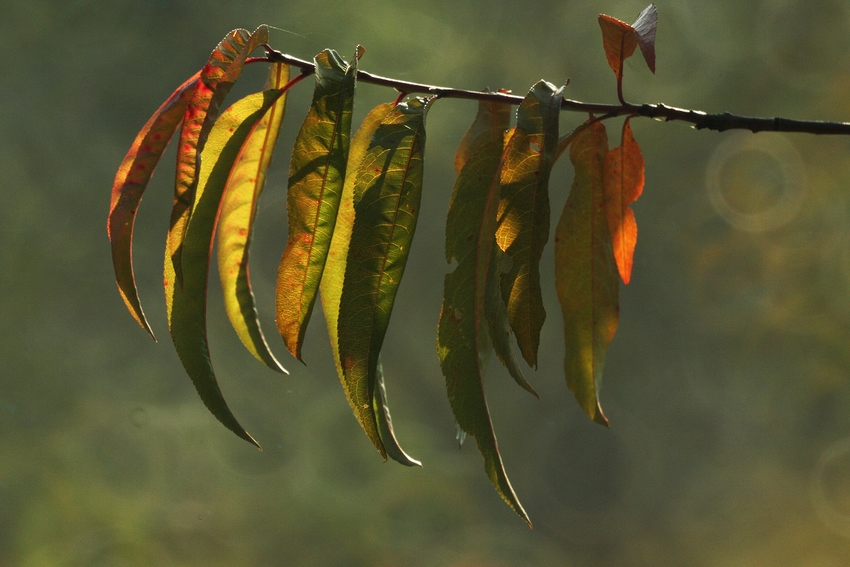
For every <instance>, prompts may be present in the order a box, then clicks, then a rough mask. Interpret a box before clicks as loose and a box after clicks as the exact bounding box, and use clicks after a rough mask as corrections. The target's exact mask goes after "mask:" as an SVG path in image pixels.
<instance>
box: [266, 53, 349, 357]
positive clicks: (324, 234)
mask: <svg viewBox="0 0 850 567" xmlns="http://www.w3.org/2000/svg"><path fill="white" fill-rule="evenodd" d="M315 63H316V88H315V90H314V92H313V103H312V105H311V106H310V111H309V112H308V114H307V118H306V119H305V120H304V124H303V125H302V126H301V131H300V132H299V133H298V137H297V138H296V140H295V149H294V150H293V152H292V161H291V163H290V166H289V193H288V200H287V211H288V214H289V241H288V242H287V244H286V250H285V251H284V253H283V257H282V258H281V261H280V267H279V268H278V276H277V328H278V331H279V332H280V335H281V337H283V341H284V343H285V344H286V347H287V348H288V349H289V351H290V352H291V353H292V354H293V355H294V356H295V357H296V358H297V359H298V360H301V347H302V345H303V343H304V333H305V331H306V330H307V324H308V323H309V321H310V315H311V313H312V312H313V305H314V304H315V301H316V294H317V293H318V289H319V282H320V280H321V277H322V271H323V270H324V267H325V261H326V259H327V254H328V249H329V248H330V245H331V238H332V237H333V232H334V225H335V224H336V218H337V211H338V210H339V203H340V196H341V195H342V189H343V184H344V180H345V167H346V161H347V159H348V146H349V138H350V135H351V134H350V133H351V111H352V107H353V104H354V87H355V82H356V77H357V57H356V56H355V58H354V61H353V62H352V63H351V64H350V65H349V64H347V63H345V61H343V60H342V58H341V57H340V56H339V55H338V54H337V53H336V52H335V51H331V50H327V49H326V50H325V51H323V52H321V53H320V54H318V55H317V56H316V58H315Z"/></svg>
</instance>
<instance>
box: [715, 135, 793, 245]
mask: <svg viewBox="0 0 850 567" xmlns="http://www.w3.org/2000/svg"><path fill="white" fill-rule="evenodd" d="M705 182H706V188H707V190H708V197H709V200H710V201H711V204H712V206H713V207H714V209H715V210H716V211H717V213H718V214H719V215H720V216H721V217H723V219H724V220H725V221H726V222H727V223H729V224H730V225H732V226H733V227H735V228H737V229H740V230H745V231H748V232H767V231H770V230H774V229H777V228H779V227H781V226H784V225H785V224H787V223H788V222H790V221H791V220H792V219H793V218H794V217H795V216H796V215H797V213H798V212H799V210H800V206H801V205H802V203H803V199H804V198H805V193H806V171H805V165H804V164H803V160H802V159H801V158H800V154H799V153H798V152H797V150H796V148H795V147H794V145H793V144H791V142H789V141H788V139H787V138H786V137H785V136H784V135H782V134H780V133H778V132H762V133H759V134H752V133H749V132H740V133H736V134H733V135H732V136H730V137H728V138H726V139H725V140H724V141H722V142H721V143H720V144H718V146H717V148H715V150H714V152H713V153H712V155H711V158H710V159H709V162H708V167H707V168H706V174H705Z"/></svg>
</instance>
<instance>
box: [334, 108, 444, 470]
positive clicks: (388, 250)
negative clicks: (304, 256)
mask: <svg viewBox="0 0 850 567" xmlns="http://www.w3.org/2000/svg"><path fill="white" fill-rule="evenodd" d="M433 100H434V99H433V97H432V98H427V99H423V98H414V99H411V100H410V101H408V102H402V103H399V104H398V105H397V106H396V107H395V108H394V109H393V110H392V112H390V113H389V114H388V115H387V116H386V118H384V120H383V121H382V123H381V125H380V126H379V127H378V129H377V131H376V132H375V134H374V136H373V137H372V141H371V144H370V145H369V149H368V150H367V151H366V155H365V156H364V157H363V160H362V161H361V163H360V166H359V168H358V170H357V176H356V178H355V182H354V203H355V207H354V225H353V227H352V230H351V240H350V244H349V249H348V256H347V259H346V266H345V277H344V283H343V288H342V295H341V297H340V306H339V327H338V329H339V358H340V362H341V365H342V370H343V376H344V379H345V383H344V386H345V390H346V394H347V396H348V401H349V403H350V404H351V407H352V409H353V410H354V413H355V415H356V416H357V419H358V421H359V422H360V424H361V425H362V426H363V429H364V431H365V432H366V434H367V435H368V436H369V439H370V440H371V441H372V443H373V444H374V445H375V448H377V449H378V451H379V452H380V453H381V455H382V456H384V457H386V452H385V449H384V446H383V443H382V441H381V438H380V434H379V433H378V429H377V424H376V421H375V413H374V409H373V398H374V390H375V380H376V372H377V365H378V355H379V353H380V350H381V346H382V345H383V342H384V336H385V334H386V331H387V326H388V324H389V318H390V314H391V313H392V308H393V303H394V301H395V295H396V292H397V291H398V285H399V283H400V281H401V277H402V275H403V274H404V267H405V264H406V263H407V257H408V254H409V252H410V244H411V242H412V240H413V233H414V231H415V229H416V219H417V217H418V214H419V200H420V197H421V193H422V169H423V167H422V160H423V157H424V151H425V114H426V111H427V110H428V108H429V106H430V104H431V102H432V101H433Z"/></svg>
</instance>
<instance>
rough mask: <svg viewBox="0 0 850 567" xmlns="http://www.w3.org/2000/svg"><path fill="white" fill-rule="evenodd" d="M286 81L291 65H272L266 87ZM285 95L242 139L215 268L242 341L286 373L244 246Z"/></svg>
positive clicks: (223, 212)
mask: <svg viewBox="0 0 850 567" xmlns="http://www.w3.org/2000/svg"><path fill="white" fill-rule="evenodd" d="M288 82H289V66H288V65H282V64H280V63H275V64H273V65H272V66H271V67H270V69H269V79H268V82H267V83H266V90H269V89H283V88H284V87H285V86H286V85H287V83H288ZM285 107H286V94H285V92H284V94H283V95H281V97H280V98H279V99H278V100H277V102H275V103H274V104H273V105H272V106H271V107H269V109H268V110H267V111H266V113H265V114H264V115H263V117H262V118H261V119H260V120H258V121H257V123H256V125H255V126H254V129H253V130H252V131H251V133H250V134H249V135H248V137H247V139H246V140H245V143H244V145H243V146H242V149H241V150H240V151H239V155H238V156H237V158H236V161H235V163H234V164H233V169H232V171H231V172H230V177H229V178H228V180H227V187H226V188H225V191H224V197H223V199H222V202H221V211H220V212H219V221H218V231H217V234H218V271H219V276H220V278H221V289H222V293H223V296H224V306H225V309H226V310H227V316H228V318H229V319H230V323H231V325H232V326H233V329H234V330H235V331H236V334H237V335H238V336H239V339H240V340H241V341H242V344H244V345H245V347H246V348H247V349H248V350H249V351H250V352H251V354H253V355H254V356H255V357H256V358H257V359H259V360H260V361H262V362H263V363H265V364H266V366H268V367H269V368H271V369H272V370H276V371H278V372H284V373H285V372H286V370H285V369H284V368H283V367H282V366H281V365H280V363H279V362H278V361H277V359H275V357H274V355H273V354H272V353H271V351H270V350H269V347H268V344H267V343H266V339H265V337H264V336H263V332H262V330H261V328H260V321H259V319H258V318H257V308H256V305H255V302H254V294H253V292H252V290H251V279H250V277H249V272H248V250H249V245H250V242H251V234H252V231H253V228H254V217H255V216H256V214H257V202H258V200H259V198H260V194H261V193H262V191H263V186H264V185H265V181H266V171H267V170H268V167H269V163H270V162H271V158H272V152H273V151H274V147H275V142H276V141H277V136H278V131H279V130H280V124H281V121H282V120H283V115H284V111H285Z"/></svg>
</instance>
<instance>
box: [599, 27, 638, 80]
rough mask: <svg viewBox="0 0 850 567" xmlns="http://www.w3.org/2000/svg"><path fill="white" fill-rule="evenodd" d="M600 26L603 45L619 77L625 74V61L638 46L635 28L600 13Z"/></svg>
mask: <svg viewBox="0 0 850 567" xmlns="http://www.w3.org/2000/svg"><path fill="white" fill-rule="evenodd" d="M599 27H600V28H602V45H603V47H604V48H605V57H607V58H608V65H610V66H611V69H613V70H614V74H615V75H617V78H619V77H622V75H623V61H625V60H626V59H628V58H629V57H631V55H632V54H633V53H634V52H635V48H636V47H637V46H638V36H637V33H636V32H635V28H633V27H632V26H630V25H629V24H627V23H626V22H622V21H620V20H618V19H617V18H612V17H611V16H606V15H605V14H599Z"/></svg>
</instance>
